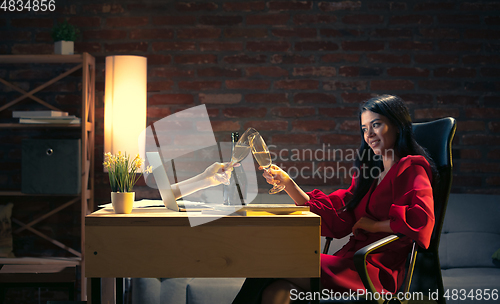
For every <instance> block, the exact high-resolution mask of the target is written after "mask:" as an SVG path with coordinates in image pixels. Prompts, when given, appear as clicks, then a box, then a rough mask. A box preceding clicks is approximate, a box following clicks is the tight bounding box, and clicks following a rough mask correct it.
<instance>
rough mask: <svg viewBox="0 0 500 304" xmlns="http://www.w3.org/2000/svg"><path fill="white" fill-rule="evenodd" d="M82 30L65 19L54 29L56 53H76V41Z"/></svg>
mask: <svg viewBox="0 0 500 304" xmlns="http://www.w3.org/2000/svg"><path fill="white" fill-rule="evenodd" d="M79 34H80V31H79V30H78V28H77V27H75V26H74V25H71V24H69V23H68V21H67V20H64V22H63V23H59V24H58V25H56V26H55V27H54V28H53V29H52V33H51V35H52V39H54V42H55V44H54V53H55V54H61V55H72V54H74V48H75V47H74V43H75V40H76V38H78V35H79Z"/></svg>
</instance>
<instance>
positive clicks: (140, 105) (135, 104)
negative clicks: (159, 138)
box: [104, 56, 147, 158]
mask: <svg viewBox="0 0 500 304" xmlns="http://www.w3.org/2000/svg"><path fill="white" fill-rule="evenodd" d="M105 81H106V82H105V92H104V152H105V153H106V152H111V153H112V154H116V153H118V151H121V152H122V153H125V152H126V153H127V155H130V156H131V157H132V158H133V157H135V156H136V155H137V153H139V145H140V143H139V138H140V134H141V132H143V131H144V129H145V128H146V110H147V58H146V57H141V56H108V57H106V79H105Z"/></svg>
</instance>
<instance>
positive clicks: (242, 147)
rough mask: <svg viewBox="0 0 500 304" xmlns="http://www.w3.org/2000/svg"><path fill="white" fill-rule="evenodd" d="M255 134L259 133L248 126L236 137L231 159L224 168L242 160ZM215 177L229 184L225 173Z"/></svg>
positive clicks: (247, 152)
mask: <svg viewBox="0 0 500 304" xmlns="http://www.w3.org/2000/svg"><path fill="white" fill-rule="evenodd" d="M256 134H259V132H257V130H255V129H254V128H248V129H247V130H246V131H245V132H244V133H243V134H242V135H241V136H240V138H239V139H238V141H237V142H236V144H235V145H234V148H233V153H232V155H231V161H230V162H229V164H228V166H227V167H226V170H229V169H231V168H232V167H234V165H236V164H237V163H239V162H240V161H242V160H244V159H245V157H247V156H248V154H249V153H250V143H251V141H252V139H253V136H255V135H256ZM217 179H218V180H219V181H221V182H222V183H223V184H225V185H229V182H230V181H229V178H228V176H227V174H223V175H222V176H218V177H217Z"/></svg>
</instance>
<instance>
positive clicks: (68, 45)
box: [54, 40, 75, 55]
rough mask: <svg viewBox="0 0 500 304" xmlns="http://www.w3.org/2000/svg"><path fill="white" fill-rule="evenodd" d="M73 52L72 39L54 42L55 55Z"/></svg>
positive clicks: (73, 44)
mask: <svg viewBox="0 0 500 304" xmlns="http://www.w3.org/2000/svg"><path fill="white" fill-rule="evenodd" d="M74 53H75V42H74V41H64V40H61V41H56V42H55V43H54V54H57V55H73V54H74Z"/></svg>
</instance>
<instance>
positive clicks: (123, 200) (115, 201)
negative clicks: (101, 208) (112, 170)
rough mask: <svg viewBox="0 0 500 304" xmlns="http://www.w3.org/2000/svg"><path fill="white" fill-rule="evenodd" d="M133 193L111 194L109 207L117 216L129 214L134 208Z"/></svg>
mask: <svg viewBox="0 0 500 304" xmlns="http://www.w3.org/2000/svg"><path fill="white" fill-rule="evenodd" d="M134 200H135V192H111V205H113V210H114V211H115V213H118V214H129V213H131V212H132V207H133V206H134Z"/></svg>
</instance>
